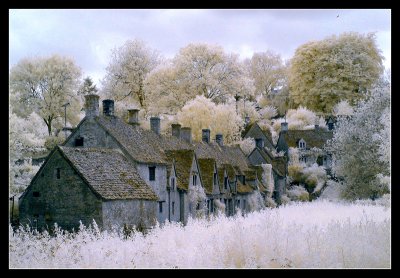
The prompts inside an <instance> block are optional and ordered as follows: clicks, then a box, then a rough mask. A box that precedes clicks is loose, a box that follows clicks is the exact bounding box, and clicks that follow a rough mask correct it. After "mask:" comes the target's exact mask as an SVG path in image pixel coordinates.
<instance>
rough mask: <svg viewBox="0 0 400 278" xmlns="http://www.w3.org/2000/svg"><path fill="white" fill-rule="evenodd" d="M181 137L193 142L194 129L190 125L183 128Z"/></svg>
mask: <svg viewBox="0 0 400 278" xmlns="http://www.w3.org/2000/svg"><path fill="white" fill-rule="evenodd" d="M181 139H183V140H185V141H186V142H188V143H189V144H191V143H192V129H191V128H190V127H182V128H181Z"/></svg>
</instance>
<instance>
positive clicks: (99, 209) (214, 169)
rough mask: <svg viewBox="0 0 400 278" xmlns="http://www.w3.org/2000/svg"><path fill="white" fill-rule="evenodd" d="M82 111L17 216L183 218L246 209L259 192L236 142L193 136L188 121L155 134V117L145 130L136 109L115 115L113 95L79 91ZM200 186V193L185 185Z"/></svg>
mask: <svg viewBox="0 0 400 278" xmlns="http://www.w3.org/2000/svg"><path fill="white" fill-rule="evenodd" d="M85 98H86V103H85V110H86V115H85V118H84V119H83V120H82V121H81V122H80V123H79V125H78V126H77V127H76V128H75V129H74V130H73V132H72V133H71V134H70V135H69V137H68V138H67V139H66V141H65V142H64V143H63V144H62V146H59V147H56V148H55V149H54V150H53V151H52V153H51V154H50V155H49V156H48V157H47V158H46V161H45V162H44V164H43V165H42V167H41V169H40V170H39V172H38V173H37V174H36V176H35V177H34V178H33V180H32V182H31V184H30V185H29V187H28V188H27V190H26V191H25V193H24V194H23V196H21V198H20V200H19V201H20V202H19V203H20V221H21V223H35V225H37V226H38V227H39V226H40V227H46V225H47V226H51V225H52V224H53V223H55V222H57V223H58V224H59V225H60V226H61V227H64V228H68V229H71V228H76V227H78V225H79V221H82V222H83V224H85V225H87V224H89V223H91V221H92V220H93V219H94V220H95V221H96V222H97V223H98V224H99V226H100V227H102V228H105V229H107V228H109V227H111V226H112V225H128V226H140V227H143V228H149V227H151V226H152V225H154V223H155V221H158V222H159V223H163V222H165V221H167V220H168V221H181V222H183V223H186V222H187V219H188V217H189V216H195V215H197V214H198V213H199V212H205V213H206V214H209V213H214V212H215V205H220V206H221V205H222V207H224V209H225V213H226V214H227V215H233V214H234V213H236V211H237V210H238V209H240V211H242V212H246V211H249V210H250V209H251V208H250V207H249V198H251V196H252V194H253V193H254V192H257V191H261V192H265V188H266V187H265V186H263V185H262V183H261V175H260V174H257V169H255V168H254V167H253V165H251V163H250V162H249V160H248V159H247V157H246V156H245V155H244V153H243V152H242V151H241V150H240V148H239V146H225V145H224V144H223V137H222V135H220V134H218V135H217V136H216V140H215V141H216V142H211V140H210V130H207V129H205V130H203V138H202V141H201V142H192V135H191V129H190V128H187V127H181V126H180V125H179V124H174V125H172V126H171V129H172V130H171V131H172V132H171V133H172V136H167V135H161V134H160V118H158V117H152V118H150V127H151V130H144V129H143V128H141V127H140V124H139V119H138V113H139V110H137V109H131V110H128V113H129V117H128V121H127V122H125V121H124V120H122V119H121V118H119V117H116V116H115V115H114V102H113V101H112V100H103V101H102V104H103V111H102V113H100V109H99V97H98V96H97V95H88V96H86V97H85ZM202 189H204V191H205V198H204V200H199V199H196V198H193V195H191V194H192V192H201V191H202Z"/></svg>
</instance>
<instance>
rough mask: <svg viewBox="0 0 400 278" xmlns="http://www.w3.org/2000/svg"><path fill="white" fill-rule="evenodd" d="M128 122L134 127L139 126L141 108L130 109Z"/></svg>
mask: <svg viewBox="0 0 400 278" xmlns="http://www.w3.org/2000/svg"><path fill="white" fill-rule="evenodd" d="M128 124H130V125H131V126H133V127H134V128H136V127H138V126H139V125H140V124H139V109H128Z"/></svg>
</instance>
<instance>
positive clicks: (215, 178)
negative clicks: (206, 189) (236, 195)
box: [213, 173, 217, 185]
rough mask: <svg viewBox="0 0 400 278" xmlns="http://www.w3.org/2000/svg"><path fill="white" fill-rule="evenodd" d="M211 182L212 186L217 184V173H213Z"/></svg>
mask: <svg viewBox="0 0 400 278" xmlns="http://www.w3.org/2000/svg"><path fill="white" fill-rule="evenodd" d="M213 182H214V185H216V184H217V173H214V176H213Z"/></svg>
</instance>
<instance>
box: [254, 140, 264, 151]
mask: <svg viewBox="0 0 400 278" xmlns="http://www.w3.org/2000/svg"><path fill="white" fill-rule="evenodd" d="M255 140H256V147H257V148H260V149H262V148H264V140H263V139H262V138H256V139H255Z"/></svg>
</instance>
